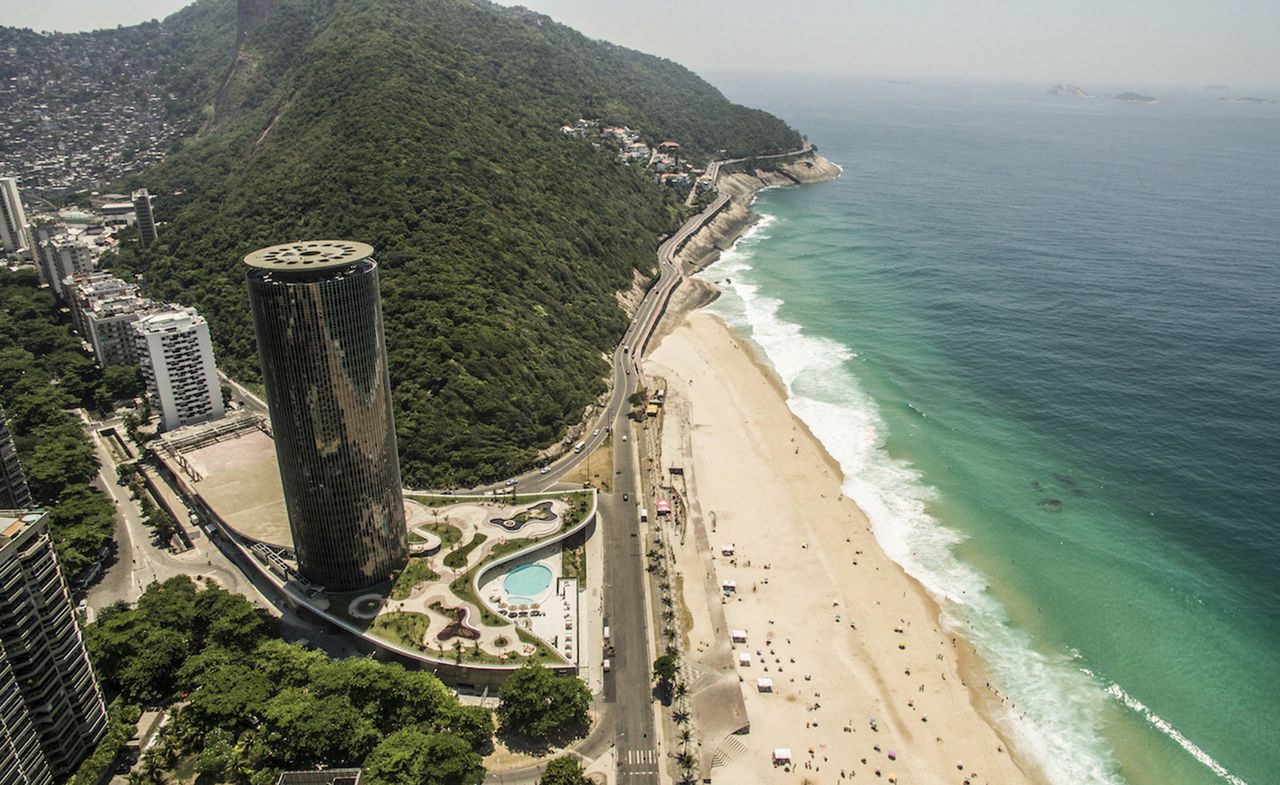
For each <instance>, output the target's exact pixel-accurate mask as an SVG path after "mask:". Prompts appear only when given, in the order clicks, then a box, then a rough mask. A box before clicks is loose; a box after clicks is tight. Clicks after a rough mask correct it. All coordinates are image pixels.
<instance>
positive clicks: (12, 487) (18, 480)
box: [0, 408, 31, 510]
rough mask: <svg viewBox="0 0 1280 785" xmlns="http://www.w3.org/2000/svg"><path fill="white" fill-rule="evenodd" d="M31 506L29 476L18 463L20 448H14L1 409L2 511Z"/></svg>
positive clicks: (0, 497) (0, 474)
mask: <svg viewBox="0 0 1280 785" xmlns="http://www.w3.org/2000/svg"><path fill="white" fill-rule="evenodd" d="M30 506H31V491H30V490H28V488H27V476H26V475H25V474H23V473H22V464H21V463H19V462H18V448H17V447H14V446H13V435H12V434H11V433H9V421H8V420H7V419H6V418H5V416H4V409H3V408H0V510H18V509H25V508H27V507H30Z"/></svg>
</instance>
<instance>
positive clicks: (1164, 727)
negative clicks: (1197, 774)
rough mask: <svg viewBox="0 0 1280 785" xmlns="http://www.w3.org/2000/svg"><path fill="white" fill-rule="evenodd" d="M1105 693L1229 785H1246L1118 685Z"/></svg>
mask: <svg viewBox="0 0 1280 785" xmlns="http://www.w3.org/2000/svg"><path fill="white" fill-rule="evenodd" d="M1107 693H1108V694H1110V695H1111V697H1113V698H1115V699H1116V700H1118V701H1120V702H1121V703H1123V704H1124V705H1125V706H1127V707H1129V708H1130V709H1132V710H1133V711H1135V712H1137V713H1138V714H1141V715H1142V716H1143V718H1144V719H1146V721H1147V722H1149V723H1151V725H1152V726H1153V727H1155V728H1156V729H1157V730H1159V731H1160V732H1161V733H1163V734H1164V735H1166V736H1168V737H1169V738H1171V739H1173V740H1174V741H1175V742H1177V744H1178V746H1179V747H1181V748H1182V749H1184V750H1186V751H1187V752H1188V753H1189V754H1190V755H1191V757H1193V758H1195V759H1196V760H1198V761H1200V762H1201V763H1203V764H1204V765H1205V766H1206V767H1207V768H1208V769H1209V770H1210V771H1212V772H1213V773H1214V774H1217V775H1218V776H1219V777H1221V778H1222V779H1224V780H1226V781H1227V782H1230V783H1231V785H1248V783H1246V782H1245V781H1244V780H1242V779H1240V778H1239V777H1237V776H1236V775H1234V774H1232V773H1231V772H1229V771H1227V768H1226V767H1225V766H1223V765H1222V764H1221V763H1218V762H1217V761H1216V760H1214V759H1213V757H1212V756H1210V755H1209V753H1207V752H1205V751H1204V750H1202V749H1200V748H1199V747H1197V746H1196V745H1195V743H1194V742H1193V741H1191V739H1188V738H1187V737H1186V736H1183V735H1182V734H1181V733H1180V732H1179V731H1178V729H1177V728H1175V727H1173V726H1172V725H1170V724H1169V722H1168V721H1167V720H1165V719H1164V718H1162V717H1161V716H1160V715H1158V714H1156V713H1155V712H1154V711H1152V710H1151V709H1149V708H1147V705H1146V704H1145V703H1143V702H1142V701H1140V700H1138V699H1137V698H1135V697H1133V696H1132V695H1130V694H1129V693H1127V692H1125V691H1124V688H1123V687H1121V686H1120V685H1119V684H1112V685H1111V686H1110V687H1108V688H1107Z"/></svg>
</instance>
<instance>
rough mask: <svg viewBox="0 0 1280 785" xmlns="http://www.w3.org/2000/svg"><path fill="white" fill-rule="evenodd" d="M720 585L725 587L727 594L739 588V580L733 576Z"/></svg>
mask: <svg viewBox="0 0 1280 785" xmlns="http://www.w3.org/2000/svg"><path fill="white" fill-rule="evenodd" d="M720 587H721V588H722V589H724V593H725V594H729V593H731V592H735V591H737V590H738V582H737V581H735V580H733V579H732V578H728V579H726V580H725V581H724V582H723V583H721V584H720Z"/></svg>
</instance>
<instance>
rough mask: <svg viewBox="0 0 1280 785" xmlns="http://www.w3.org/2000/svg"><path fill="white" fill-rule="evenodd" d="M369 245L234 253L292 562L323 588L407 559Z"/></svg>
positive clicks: (382, 574) (348, 585)
mask: <svg viewBox="0 0 1280 785" xmlns="http://www.w3.org/2000/svg"><path fill="white" fill-rule="evenodd" d="M372 254H373V248H371V247H370V246H368V245H365V244H364V243H353V242H345V241H337V240H320V241H309V242H301V243H289V244H286V245H275V246H272V247H270V248H263V249H262V250H260V251H255V252H253V253H251V254H249V255H248V256H246V257H245V259H244V261H245V264H247V265H248V266H249V271H248V273H247V274H246V276H245V277H246V278H247V280H248V283H249V299H250V301H251V303H252V306H253V323H254V328H255V329H256V331H257V333H258V355H259V358H260V359H261V361H262V379H263V382H264V384H265V385H266V388H267V403H268V405H269V406H270V407H271V429H272V433H273V435H274V437H275V442H276V460H277V461H278V462H279V464H280V478H281V480H283V483H284V498H285V505H286V506H287V508H288V512H289V529H290V530H291V531H292V532H293V544H294V548H295V550H296V551H297V556H298V569H299V570H300V571H301V573H302V574H303V575H304V576H305V577H306V578H307V579H309V580H312V581H315V582H316V583H320V584H323V585H324V586H325V587H326V588H328V589H329V590H331V591H352V590H356V589H364V588H368V587H370V586H373V585H375V584H378V583H382V582H384V581H386V580H388V579H390V578H391V577H392V574H393V573H394V572H395V571H397V570H399V569H401V568H402V567H404V565H405V563H406V562H407V561H408V558H409V542H408V535H407V533H406V531H405V520H404V501H403V499H402V497H401V492H400V487H401V486H400V461H399V459H398V457H397V455H396V431H395V421H394V417H393V415H392V411H391V385H390V378H389V376H388V374H387V351H386V341H385V339H384V337H383V333H382V305H381V299H380V297H379V295H378V266H377V263H376V262H375V261H374V260H373V258H372Z"/></svg>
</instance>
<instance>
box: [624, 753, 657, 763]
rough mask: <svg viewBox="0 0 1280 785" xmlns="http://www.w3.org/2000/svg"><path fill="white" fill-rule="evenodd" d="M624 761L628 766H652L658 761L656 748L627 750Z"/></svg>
mask: <svg viewBox="0 0 1280 785" xmlns="http://www.w3.org/2000/svg"><path fill="white" fill-rule="evenodd" d="M626 762H627V765H628V766H642V765H650V766H652V765H654V764H656V763H657V762H658V751H657V750H656V749H645V750H627V756H626Z"/></svg>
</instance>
